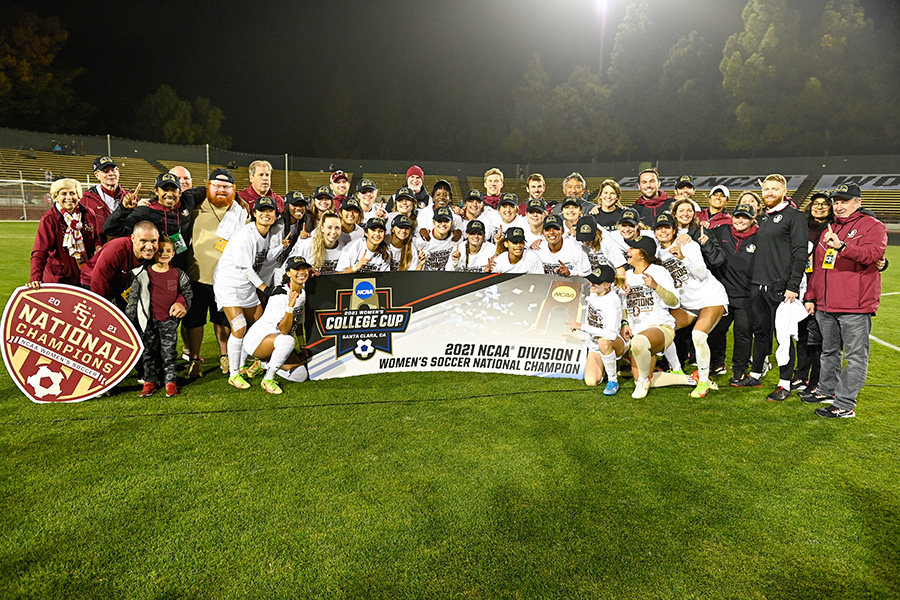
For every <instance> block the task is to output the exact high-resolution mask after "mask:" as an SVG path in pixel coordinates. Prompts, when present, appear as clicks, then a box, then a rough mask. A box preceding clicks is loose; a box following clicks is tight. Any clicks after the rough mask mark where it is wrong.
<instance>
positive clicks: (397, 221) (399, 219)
mask: <svg viewBox="0 0 900 600" xmlns="http://www.w3.org/2000/svg"><path fill="white" fill-rule="evenodd" d="M391 227H404V228H406V229H412V228H413V222H412V220H411V219H410V218H409V217H407V216H406V215H397V216H396V217H394V220H393V221H391Z"/></svg>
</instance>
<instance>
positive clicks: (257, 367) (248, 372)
mask: <svg viewBox="0 0 900 600" xmlns="http://www.w3.org/2000/svg"><path fill="white" fill-rule="evenodd" d="M265 372H266V370H265V369H263V368H262V365H261V364H259V359H258V358H254V359H253V362H252V363H250V366H249V367H241V371H240V373H241V375H243V376H244V377H250V378H251V379H252V378H254V377H256V376H257V375H262V374H263V373H265Z"/></svg>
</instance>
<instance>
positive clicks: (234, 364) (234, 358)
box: [228, 333, 244, 377]
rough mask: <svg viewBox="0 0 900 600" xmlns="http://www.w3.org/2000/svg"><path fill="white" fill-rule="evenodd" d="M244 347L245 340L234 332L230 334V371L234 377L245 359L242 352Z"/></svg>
mask: <svg viewBox="0 0 900 600" xmlns="http://www.w3.org/2000/svg"><path fill="white" fill-rule="evenodd" d="M243 349H244V340H243V339H242V338H239V337H235V336H234V334H233V333H232V334H231V335H229V336H228V372H229V374H230V376H231V377H234V376H235V375H237V374H238V371H240V369H241V366H242V365H243V364H244V361H243V360H241V353H242V351H243Z"/></svg>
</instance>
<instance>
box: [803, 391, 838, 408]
mask: <svg viewBox="0 0 900 600" xmlns="http://www.w3.org/2000/svg"><path fill="white" fill-rule="evenodd" d="M800 401H801V402H806V403H807V404H831V403H832V402H834V396H833V395H828V394H823V393H821V392H820V391H819V388H818V387H814V388H813V389H811V390H809V391H806V392H800Z"/></svg>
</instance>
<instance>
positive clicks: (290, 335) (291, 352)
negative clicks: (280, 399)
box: [244, 256, 312, 394]
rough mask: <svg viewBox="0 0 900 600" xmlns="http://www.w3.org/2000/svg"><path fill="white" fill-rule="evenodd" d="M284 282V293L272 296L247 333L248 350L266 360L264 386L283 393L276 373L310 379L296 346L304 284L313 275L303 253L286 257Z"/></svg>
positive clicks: (304, 293) (290, 378) (301, 379)
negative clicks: (295, 339)
mask: <svg viewBox="0 0 900 600" xmlns="http://www.w3.org/2000/svg"><path fill="white" fill-rule="evenodd" d="M286 267H287V271H286V272H285V276H284V282H283V283H282V284H280V285H278V286H276V287H278V288H279V289H281V290H282V293H280V294H275V295H273V296H272V297H271V298H270V299H269V302H268V303H267V304H266V310H265V312H263V315H262V317H260V319H259V320H258V321H257V322H256V323H254V324H253V325H252V326H251V327H250V330H249V331H248V332H247V335H245V336H244V347H245V348H246V349H247V351H248V353H249V354H250V355H251V356H253V357H255V358H257V359H261V360H265V361H267V364H266V372H265V375H264V376H263V380H262V384H261V387H262V389H264V390H265V391H267V392H268V393H270V394H280V393H281V391H282V390H281V386H279V385H278V382H277V381H276V380H275V375H276V374H277V375H278V376H279V377H281V378H283V379H287V380H288V381H294V382H297V383H302V382H304V381H306V380H307V379H308V378H309V373H308V372H307V370H306V367H305V366H304V365H303V359H302V358H301V357H300V355H299V354H297V351H296V350H295V347H294V344H295V342H294V336H295V334H296V333H297V331H298V330H299V329H301V328H302V327H303V319H302V315H303V305H304V304H305V303H306V290H304V289H303V286H304V284H305V283H306V282H307V280H308V279H309V277H310V273H311V270H312V265H310V264H309V263H308V262H307V261H306V259H305V258H303V257H302V256H292V257H291V258H289V259H288V260H287V264H286Z"/></svg>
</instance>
